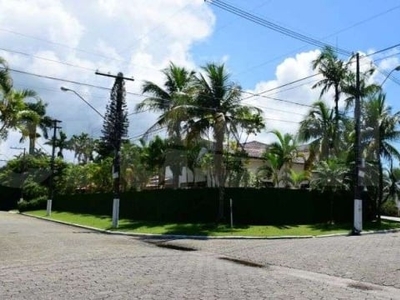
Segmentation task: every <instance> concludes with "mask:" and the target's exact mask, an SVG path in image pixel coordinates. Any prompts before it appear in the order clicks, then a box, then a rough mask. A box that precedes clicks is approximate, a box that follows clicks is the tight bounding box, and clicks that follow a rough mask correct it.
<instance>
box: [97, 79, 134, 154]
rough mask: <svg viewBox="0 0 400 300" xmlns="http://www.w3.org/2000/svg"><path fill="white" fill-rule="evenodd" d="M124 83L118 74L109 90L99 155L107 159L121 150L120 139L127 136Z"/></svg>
mask: <svg viewBox="0 0 400 300" xmlns="http://www.w3.org/2000/svg"><path fill="white" fill-rule="evenodd" d="M125 97H126V91H125V81H124V79H123V75H122V73H118V76H117V78H116V79H115V82H114V85H113V87H112V89H111V95H110V102H109V104H108V105H107V107H106V114H105V116H104V123H103V129H102V130H101V133H102V136H101V138H100V140H101V142H100V145H99V155H100V156H101V157H109V156H111V155H112V154H113V152H118V151H119V149H120V148H121V143H122V139H123V138H126V137H127V136H128V127H129V121H128V113H127V105H126V100H125Z"/></svg>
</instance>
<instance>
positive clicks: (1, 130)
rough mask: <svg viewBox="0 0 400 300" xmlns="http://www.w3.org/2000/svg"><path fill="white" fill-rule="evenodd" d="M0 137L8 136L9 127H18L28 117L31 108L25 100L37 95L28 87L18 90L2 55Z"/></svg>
mask: <svg viewBox="0 0 400 300" xmlns="http://www.w3.org/2000/svg"><path fill="white" fill-rule="evenodd" d="M0 66H1V67H2V68H3V69H1V70H0V122H1V126H0V139H5V138H7V134H8V130H9V129H17V128H18V126H19V121H20V119H21V118H22V117H24V116H25V117H26V116H27V115H28V113H30V112H29V111H28V109H29V108H27V107H26V103H25V100H26V99H28V98H35V99H39V98H38V97H37V94H36V92H34V91H32V90H28V89H24V90H16V89H14V87H13V81H12V78H11V76H10V74H9V69H8V65H7V63H6V61H5V60H4V59H3V58H1V57H0Z"/></svg>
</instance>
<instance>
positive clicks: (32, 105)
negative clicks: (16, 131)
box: [19, 100, 52, 155]
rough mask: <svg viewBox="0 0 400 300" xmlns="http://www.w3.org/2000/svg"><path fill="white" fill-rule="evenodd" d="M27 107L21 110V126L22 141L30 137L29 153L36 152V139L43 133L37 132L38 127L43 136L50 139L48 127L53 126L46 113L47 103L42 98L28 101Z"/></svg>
mask: <svg viewBox="0 0 400 300" xmlns="http://www.w3.org/2000/svg"><path fill="white" fill-rule="evenodd" d="M25 105H26V109H25V110H24V111H23V112H21V117H20V121H19V122H20V125H19V128H20V130H21V133H22V138H21V141H23V140H24V139H25V138H26V137H28V138H29V154H30V155H34V154H35V145H36V139H37V138H38V137H40V136H41V135H40V134H39V133H38V132H37V129H38V127H39V128H40V130H41V131H42V134H43V137H44V138H45V139H48V137H49V136H48V131H47V130H48V129H49V128H51V126H52V119H51V118H50V117H49V116H47V115H46V107H47V103H44V102H43V101H42V100H38V101H36V102H27V103H26V104H25Z"/></svg>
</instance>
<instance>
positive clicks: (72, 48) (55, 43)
mask: <svg viewBox="0 0 400 300" xmlns="http://www.w3.org/2000/svg"><path fill="white" fill-rule="evenodd" d="M0 31H3V32H8V33H12V34H14V35H19V36H23V37H25V38H30V39H33V40H37V41H42V42H45V43H49V44H53V45H56V46H60V47H63V48H67V49H70V50H74V51H78V52H82V53H86V54H90V55H94V56H98V57H102V58H106V59H109V60H114V61H120V62H124V60H122V59H117V58H115V57H114V58H111V57H108V56H104V55H102V54H100V53H95V52H90V51H87V50H83V49H79V48H74V47H71V46H68V45H67V44H62V43H58V42H53V41H49V40H46V39H43V38H39V37H36V36H32V35H28V34H24V33H21V32H17V31H14V30H10V29H6V28H0Z"/></svg>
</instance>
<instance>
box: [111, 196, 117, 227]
mask: <svg viewBox="0 0 400 300" xmlns="http://www.w3.org/2000/svg"><path fill="white" fill-rule="evenodd" d="M118 218H119V199H117V198H114V200H113V211H112V228H118Z"/></svg>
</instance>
